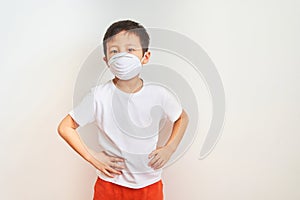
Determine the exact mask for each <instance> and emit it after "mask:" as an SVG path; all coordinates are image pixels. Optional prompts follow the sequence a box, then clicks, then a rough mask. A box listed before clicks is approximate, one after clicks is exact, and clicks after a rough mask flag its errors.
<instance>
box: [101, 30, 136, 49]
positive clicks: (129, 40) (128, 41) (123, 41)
mask: <svg viewBox="0 0 300 200" xmlns="http://www.w3.org/2000/svg"><path fill="white" fill-rule="evenodd" d="M106 45H107V47H110V46H124V45H136V46H141V42H140V38H139V37H138V36H137V35H136V34H134V33H131V32H127V31H121V32H120V33H118V34H116V35H114V36H112V37H111V38H109V39H108V41H107V43H106Z"/></svg>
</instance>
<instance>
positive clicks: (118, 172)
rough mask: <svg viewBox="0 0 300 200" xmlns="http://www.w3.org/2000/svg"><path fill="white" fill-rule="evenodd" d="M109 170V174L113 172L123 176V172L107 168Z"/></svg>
mask: <svg viewBox="0 0 300 200" xmlns="http://www.w3.org/2000/svg"><path fill="white" fill-rule="evenodd" d="M107 170H108V171H109V172H111V173H114V174H118V175H121V174H122V172H121V171H118V170H116V169H114V168H112V167H107Z"/></svg>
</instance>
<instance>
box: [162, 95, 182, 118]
mask: <svg viewBox="0 0 300 200" xmlns="http://www.w3.org/2000/svg"><path fill="white" fill-rule="evenodd" d="M163 96H164V101H163V109H164V112H165V114H166V115H167V117H168V119H169V120H170V121H171V122H175V121H176V120H177V119H178V118H179V117H180V115H181V113H182V106H181V103H180V100H179V98H178V97H177V96H176V94H174V93H173V92H171V91H170V90H168V89H165V90H164V95H163Z"/></svg>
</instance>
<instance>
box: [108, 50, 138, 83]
mask: <svg viewBox="0 0 300 200" xmlns="http://www.w3.org/2000/svg"><path fill="white" fill-rule="evenodd" d="M142 60H143V59H142ZM107 64H108V66H109V69H110V71H111V72H112V73H113V74H114V75H115V76H116V77H118V78H119V79H121V80H129V79H131V78H133V77H135V76H137V75H138V74H139V73H140V72H141V70H142V63H141V61H140V59H139V58H138V57H137V56H136V55H133V54H131V53H127V52H121V53H117V54H115V55H113V56H112V57H111V58H110V59H109V61H108V63H107Z"/></svg>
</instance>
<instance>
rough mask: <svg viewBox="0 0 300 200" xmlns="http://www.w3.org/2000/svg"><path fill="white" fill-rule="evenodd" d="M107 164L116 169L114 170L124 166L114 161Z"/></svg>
mask: <svg viewBox="0 0 300 200" xmlns="http://www.w3.org/2000/svg"><path fill="white" fill-rule="evenodd" d="M109 166H110V167H112V168H114V169H116V170H122V169H124V168H125V166H124V165H120V164H118V163H114V162H111V163H110V165H109Z"/></svg>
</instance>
